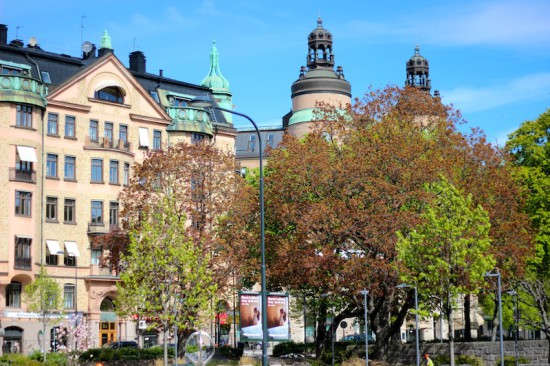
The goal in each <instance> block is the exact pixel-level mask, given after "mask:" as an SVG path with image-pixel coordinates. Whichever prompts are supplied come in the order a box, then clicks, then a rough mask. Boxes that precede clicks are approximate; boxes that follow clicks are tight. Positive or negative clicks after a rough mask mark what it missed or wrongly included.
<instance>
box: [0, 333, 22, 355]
mask: <svg viewBox="0 0 550 366" xmlns="http://www.w3.org/2000/svg"><path fill="white" fill-rule="evenodd" d="M22 345H23V329H21V328H19V327H7V328H6V330H5V333H4V343H3V344H2V353H4V354H6V353H21V351H22V349H23V347H22Z"/></svg>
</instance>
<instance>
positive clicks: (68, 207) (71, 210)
mask: <svg viewBox="0 0 550 366" xmlns="http://www.w3.org/2000/svg"><path fill="white" fill-rule="evenodd" d="M71 203H72V204H71ZM69 214H70V215H71V216H72V220H67V216H69ZM63 223H64V224H76V200H75V199H74V198H65V200H64V201H63Z"/></svg>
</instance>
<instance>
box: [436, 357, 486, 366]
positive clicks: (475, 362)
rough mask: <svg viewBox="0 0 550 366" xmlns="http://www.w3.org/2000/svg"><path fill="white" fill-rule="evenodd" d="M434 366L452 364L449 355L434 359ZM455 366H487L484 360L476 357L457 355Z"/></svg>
mask: <svg viewBox="0 0 550 366" xmlns="http://www.w3.org/2000/svg"><path fill="white" fill-rule="evenodd" d="M432 360H433V362H434V366H439V365H448V364H450V363H451V361H450V359H449V355H438V356H436V357H435V358H433V359H432ZM455 365H470V366H485V363H484V362H483V359H481V358H479V357H476V356H466V355H456V356H455Z"/></svg>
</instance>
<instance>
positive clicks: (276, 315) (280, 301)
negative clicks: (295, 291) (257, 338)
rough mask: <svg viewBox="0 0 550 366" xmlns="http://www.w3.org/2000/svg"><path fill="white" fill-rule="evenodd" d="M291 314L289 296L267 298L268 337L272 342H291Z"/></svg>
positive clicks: (281, 295) (276, 295)
mask: <svg viewBox="0 0 550 366" xmlns="http://www.w3.org/2000/svg"><path fill="white" fill-rule="evenodd" d="M289 329H290V327H289V313H288V295H287V294H269V295H268V296H267V335H268V337H269V340H272V341H289V340H290V332H289Z"/></svg>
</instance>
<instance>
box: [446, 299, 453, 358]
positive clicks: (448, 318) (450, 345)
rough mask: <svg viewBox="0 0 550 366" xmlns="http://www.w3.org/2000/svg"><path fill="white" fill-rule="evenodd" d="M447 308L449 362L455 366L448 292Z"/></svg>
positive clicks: (450, 306) (450, 302) (450, 303)
mask: <svg viewBox="0 0 550 366" xmlns="http://www.w3.org/2000/svg"><path fill="white" fill-rule="evenodd" d="M447 310H448V311H447V320H448V322H449V363H450V364H451V366H455V326H454V321H453V300H452V298H451V295H450V294H449V298H448V304H447Z"/></svg>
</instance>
